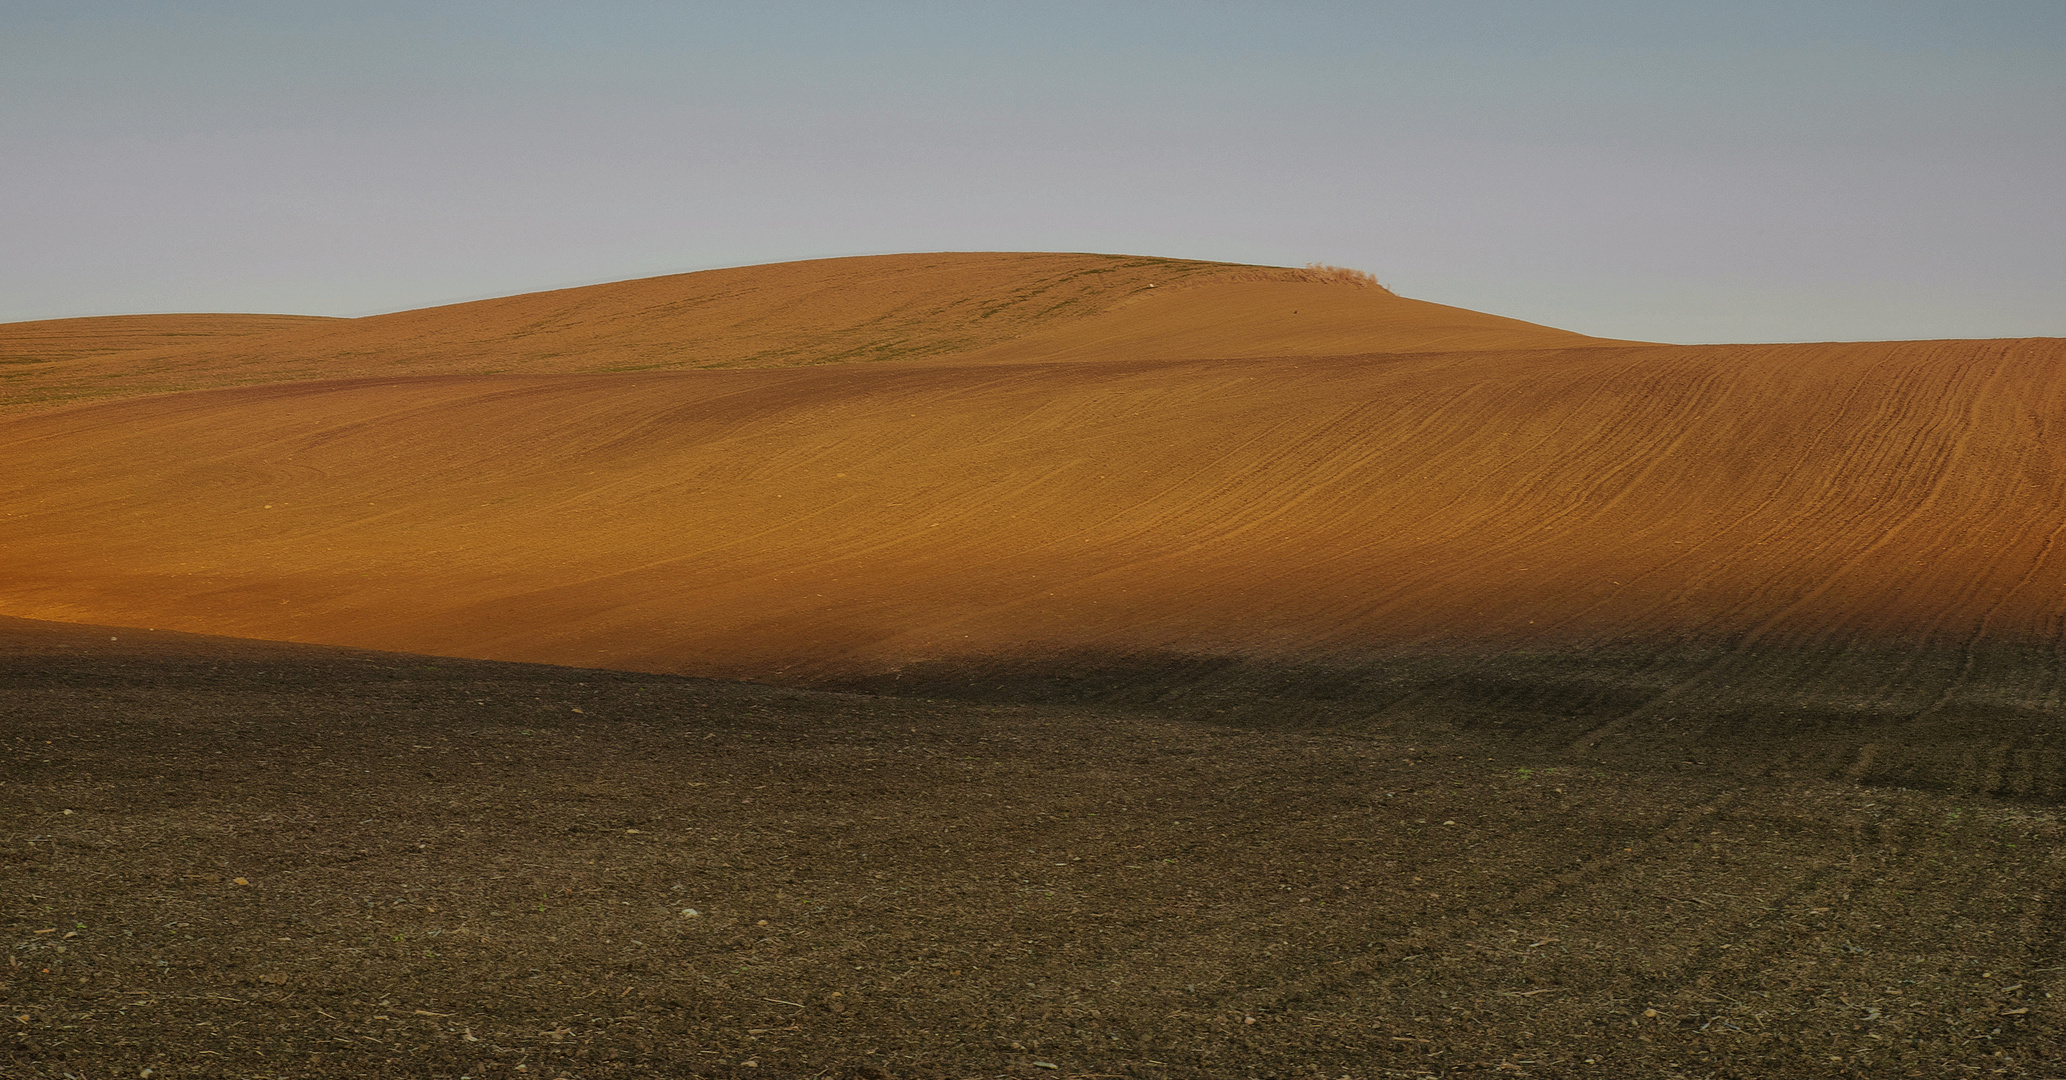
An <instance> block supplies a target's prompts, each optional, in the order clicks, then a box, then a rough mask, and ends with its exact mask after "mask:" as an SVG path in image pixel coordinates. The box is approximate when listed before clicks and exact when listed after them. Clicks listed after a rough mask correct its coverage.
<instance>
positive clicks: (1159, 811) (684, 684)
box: [0, 620, 2066, 1080]
mask: <svg viewBox="0 0 2066 1080" xmlns="http://www.w3.org/2000/svg"><path fill="white" fill-rule="evenodd" d="M1645 670H1648V669H1645V668H1643V667H1642V666H1641V665H1640V664H1635V663H1633V662H1632V661H1630V659H1629V658H1627V657H1620V658H1615V659H1613V660H1612V662H1611V663H1610V662H1609V661H1608V660H1606V659H1602V660H1601V661H1600V662H1599V663H1598V664H1597V665H1596V666H1595V667H1594V668H1593V669H1590V670H1588V671H1579V670H1577V669H1573V668H1566V669H1561V670H1551V669H1550V668H1546V667H1543V666H1541V665H1539V664H1538V665H1535V666H1532V667H1531V666H1529V664H1527V663H1522V662H1519V661H1515V662H1512V663H1508V664H1506V666H1504V667H1502V666H1500V664H1498V663H1490V662H1484V663H1480V664H1479V665H1478V666H1477V667H1475V668H1471V669H1469V670H1468V671H1466V670H1465V669H1463V668H1454V669H1452V670H1447V671H1446V672H1435V671H1433V670H1432V669H1426V670H1422V669H1411V668H1410V667H1409V668H1401V669H1399V670H1398V671H1395V672H1394V673H1393V675H1394V678H1393V681H1392V682H1391V683H1383V680H1381V679H1376V677H1375V676H1374V675H1371V674H1370V673H1365V681H1364V682H1362V683H1355V684H1353V685H1350V684H1344V685H1342V686H1336V687H1334V688H1332V689H1331V690H1329V689H1328V688H1327V687H1326V686H1325V685H1324V683H1325V681H1324V680H1317V679H1315V678H1314V677H1312V675H1311V673H1306V674H1305V675H1299V676H1297V677H1296V678H1294V679H1293V680H1292V681H1293V682H1296V683H1299V684H1301V685H1303V686H1304V687H1305V688H1306V690H1307V691H1315V688H1316V687H1317V688H1319V689H1320V690H1326V691H1327V692H1294V691H1295V689H1296V688H1295V687H1294V688H1290V689H1287V688H1286V687H1284V686H1280V687H1278V688H1277V689H1276V690H1272V689H1271V687H1270V686H1269V685H1268V684H1267V680H1266V679H1262V678H1260V677H1259V676H1253V673H1251V676H1250V677H1244V678H1242V679H1234V678H1231V677H1230V676H1229V675H1228V674H1227V671H1226V670H1225V668H1224V667H1223V666H1215V665H1213V664H1209V663H1202V662H1199V663H1190V662H1184V661H1180V660H1176V659H1166V660H1164V661H1159V662H1157V663H1154V664H1150V663H1146V662H1142V663H1140V664H1136V665H1134V666H1132V667H1129V666H1127V665H1124V664H1115V665H1108V666H1106V667H1103V668H1099V667H1097V665H1094V664H1090V663H1088V662H1084V663H1081V664H1078V665H1077V666H1076V667H1074V668H1071V669H1070V671H1072V672H1074V673H1075V674H1076V675H1078V676H1081V677H1079V678H1074V679H1073V680H1072V679H1069V678H1062V677H1060V676H1059V675H1057V673H1056V672H1054V671H1049V672H1046V673H1044V674H1043V673H1037V672H1036V673H1028V672H1020V673H1019V674H1018V676H1017V681H1016V682H1014V681H1013V680H1012V679H1010V678H1006V677H1004V675H1003V674H1000V673H998V672H991V673H988V676H987V677H988V681H982V680H979V679H974V678H970V677H968V673H963V677H962V678H961V679H960V681H958V682H957V681H955V680H954V679H950V678H948V677H946V675H945V674H944V673H936V674H938V677H937V678H936V679H934V681H932V682H930V683H927V682H925V681H924V680H920V679H914V680H913V685H911V686H907V687H905V688H904V691H905V693H906V695H907V696H901V697H900V696H883V695H874V694H864V693H835V692H824V691H810V690H797V689H778V688H772V687H768V686H760V685H752V684H743V683H721V682H713V681H704V680H696V679H688V678H680V677H671V676H665V675H646V674H627V673H622V672H610V671H596V670H582V669H574V668H555V667H544V666H527V665H517V664H505V663H490V662H483V661H455V660H445V659H431V658H426V657H419V656H408V655H401V654H386V653H371V652H358V651H350V650H340V649H328V648H316V647H306V646H289V645H274V644H265V643H257V642H246V641H235V640H230V639H221V638H201V637H192V636H185V635H177V634H170V633H149V632H144V631H130V630H110V629H104V628H94V627H80V626H63V625H57V624H48V623H31V622H25V621H20V620H0V687H4V688H5V690H4V698H0V709H4V714H0V715H4V721H0V742H4V745H5V753H4V755H0V939H4V941H5V943H6V951H7V961H6V964H5V965H4V966H0V1005H4V1008H0V1022H4V1027H0V1075H6V1076H10V1077H13V1076H22V1077H52V1078H56V1077H67V1076H69V1077H82V1078H86V1080H102V1078H105V1077H117V1076H121V1077H140V1076H150V1077H166V1078H171V1077H283V1078H284V1077H331V1076H394V1077H404V1076H406V1077H474V1078H494V1080H509V1078H518V1077H547V1078H552V1077H569V1078H588V1077H595V1078H603V1077H619V1076H622V1077H637V1076H654V1077H683V1076H713V1077H791V1076H793V1077H809V1076H824V1077H853V1078H858V1077H869V1078H887V1077H1066V1076H1080V1077H1172V1078H1174V1077H1199V1078H1204V1077H1215V1078H1217V1077H1228V1078H1233V1077H1328V1078H1333V1077H1343V1076H1346V1077H1353V1078H1364V1077H1409V1076H1499V1077H1508V1076H1539V1077H1666V1076H1683V1077H1775V1076H1785V1077H1792V1076H1804V1077H1811V1076H1829V1077H1838V1076H1845V1077H1905V1076H1916V1077H1924V1076H1927V1077H1942V1076H1964V1075H1973V1076H2012V1077H2048V1076H2059V1075H2062V1074H2066V1047H2062V1043H2061V1030H2062V1028H2061V1024H2060V1020H2061V1013H2060V1005H2061V1002H2060V1001H2057V1000H2055V999H2054V996H2053V995H2054V994H2056V993H2060V992H2061V991H2062V989H2066V988H2062V987H2061V985H2060V979H2059V975H2060V971H2061V969H2062V967H2066V958H2062V953H2066V941H2062V934H2061V930H2062V925H2066V924H2062V922H2061V912H2060V905H2061V903H2062V900H2066V892H2062V886H2066V876H2062V869H2066V864H2062V859H2061V854H2060V846H2059V845H2060V837H2061V830H2060V826H2059V823H2058V821H2057V814H2056V806H2055V803H2056V798H2057V791H2058V788H2057V784H2056V780H2057V776H2056V773H2057V767H2056V765H2057V761H2056V755H2053V756H2052V757H2049V758H2047V757H2044V756H2043V754H2041V753H2036V752H2034V751H2033V752H2032V753H2034V754H2035V756H2030V755H2025V758H2024V759H2022V760H2024V761H2025V765H2026V766H2027V767H2025V768H2024V770H2023V772H2024V773H2025V774H2026V779H2025V780H2023V781H2019V782H2015V783H2005V782H2003V781H2002V780H2001V778H2002V777H2004V776H2008V775H2010V774H2013V773H2015V772H2016V766H2015V765H2014V762H2013V761H2010V762H2008V763H2007V764H2004V763H2003V761H1996V762H1993V763H1992V764H1991V765H1989V764H1988V763H1987V762H1986V761H1985V760H1984V759H1986V758H1987V757H1988V755H1990V754H1994V753H1996V752H1997V750H1998V748H2000V747H2002V746H2004V745H2009V744H2010V743H2013V741H2014V740H2016V739H2022V740H2026V742H2027V741H2028V740H2041V739H2042V738H2044V737H2046V736H2047V735H2048V734H2049V730H2048V729H2047V728H2046V727H2045V726H2044V725H2045V724H2047V723H2048V722H2049V721H2048V720H2047V719H2046V716H2045V714H2043V713H2041V712H2035V713H2031V714H2029V715H2027V716H2025V717H2023V718H2022V719H2018V718H2016V717H2014V716H2003V717H1996V718H1992V719H1990V720H1988V721H1987V722H1985V723H1972V724H1968V725H1967V726H1965V727H1963V728H1961V727H1958V726H1956V725H1942V724H1940V725H1938V726H1937V727H1934V728H1930V729H1929V731H1930V732H1931V734H1928V739H1927V740H1926V741H1928V742H1929V749H1928V752H1927V753H1918V754H1914V755H1910V757H1909V758H1907V759H1904V760H1907V761H1908V764H1907V765H1905V766H1903V767H1904V768H1906V769H1908V772H1907V773H1906V774H1904V776H1905V779H1904V778H1890V777H1886V776H1883V775H1882V774H1880V773H1877V772H1875V766H1874V765H1873V761H1874V760H1880V759H1879V758H1876V757H1875V756H1874V755H1872V754H1866V755H1864V756H1863V757H1864V759H1865V760H1864V764H1863V765H1861V764H1860V760H1861V758H1860V754H1859V753H1858V750H1859V748H1860V747H1861V746H1873V745H1878V746H1885V747H1894V748H1898V746H1899V745H1900V743H1901V738H1902V729H1900V728H1899V726H1898V725H1894V726H1887V725H1882V726H1880V727H1878V728H1875V729H1873V730H1870V731H1868V730H1865V728H1866V727H1869V726H1871V724H1872V723H1874V722H1875V721H1872V720H1871V719H1870V718H1869V717H1868V718H1865V719H1860V720H1856V721H1855V722H1846V723H1849V726H1845V723H1839V722H1837V721H1834V720H1832V721H1828V722H1824V723H1818V724H1796V725H1793V726H1791V727H1789V726H1787V725H1784V724H1778V723H1771V724H1766V725H1764V726H1758V725H1755V724H1749V723H1745V724H1742V725H1739V726H1737V727H1733V728H1732V727H1729V726H1728V725H1720V724H1709V725H1706V726H1702V727H1697V728H1685V729H1683V730H1681V729H1675V728H1673V727H1671V726H1670V725H1665V724H1656V725H1649V726H1647V727H1645V728H1644V729H1643V730H1642V731H1641V732H1640V733H1630V732H1629V731H1626V730H1621V729H1616V730H1615V731H1606V730H1603V729H1604V728H1606V727H1609V726H1611V724H1606V723H1602V722H1601V720H1600V718H1601V717H1605V716H1611V715H1625V714H1627V713H1628V709H1627V707H1626V702H1625V701H1624V700H1623V699H1624V698H1631V697H1633V698H1640V697H1641V696H1642V695H1641V694H1640V693H1638V690H1639V689H1640V688H1639V686H1638V684H1639V683H1640V681H1641V673H1642V672H1643V671H1645ZM1063 674H1068V673H1067V672H1064V673H1063ZM1373 679H1375V681H1372V680H1373ZM1400 680H1404V682H1405V683H1411V684H1412V685H1411V686H1405V685H1404V683H1401V682H1400ZM1380 684H1383V685H1388V686H1390V687H1391V691H1392V692H1391V696H1390V697H1385V696H1384V695H1382V694H1380V693H1378V691H1377V689H1376V687H1377V686H1379V685H1380ZM1185 687H1189V688H1191V689H1192V691H1193V692H1188V693H1187V692H1181V691H1182V690H1183V689H1184V688H1185ZM1579 687H1589V689H1586V690H1584V691H1583V692H1580V690H1578V689H1574V688H1579ZM957 688H958V689H957ZM1201 688H1202V689H1201ZM914 693H915V694H928V695H940V694H949V693H956V694H959V695H960V697H961V700H950V699H948V698H945V697H940V696H908V695H910V694H914ZM1401 693H1405V694H1407V695H1408V696H1410V698H1411V701H1412V702H1417V703H1418V704H1410V705H1408V706H1402V705H1401V704H1400V701H1401V700H1402V699H1401V698H1400V694H1401ZM1617 695H1619V696H1617ZM986 696H987V697H989V698H991V699H992V700H972V698H982V697H986ZM1380 698H1383V701H1380ZM1861 725H1862V726H1861ZM2018 725H2021V726H2020V727H2018ZM2009 728H2015V730H2014V731H2007V729H2009ZM2005 731H2006V734H2005ZM1574 732H1576V733H1577V737H1573V733H1574ZM1589 734H1590V735H1592V737H1591V738H1588V737H1587V736H1588V735H1589ZM1918 737H1920V736H1918ZM2005 740H2008V741H2006V742H2005ZM2016 745H2023V744H2016ZM2016 753H2022V751H2016ZM1894 756H1897V757H1898V755H1894ZM2007 757H2014V754H2008V755H2007ZM2004 760H2006V758H2005V759H2004ZM2030 762H2036V764H2034V765H2032V764H2030ZM2039 774H2042V775H2039ZM1976 776H1977V777H1990V778H1992V779H1987V780H1984V781H1975V780H1973V779H1972V778H1973V777H1976ZM2032 777H2035V778H2034V779H2032ZM1861 780H1862V781H1870V782H1866V783H1861V782H1860V781H1861ZM1896 780H1898V781H1899V783H1900V786H1895V781H1896Z"/></svg>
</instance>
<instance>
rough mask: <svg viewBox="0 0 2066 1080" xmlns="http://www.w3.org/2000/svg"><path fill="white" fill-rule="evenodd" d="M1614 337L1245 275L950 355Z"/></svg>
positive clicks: (1489, 343)
mask: <svg viewBox="0 0 2066 1080" xmlns="http://www.w3.org/2000/svg"><path fill="white" fill-rule="evenodd" d="M1618 344H1634V343H1632V342H1617V341H1610V340H1607V339H1602V338H1591V337H1586V336H1584V335H1582V334H1574V333H1572V332H1570V331H1568V330H1558V329H1554V328H1552V327H1548V326H1540V325H1538V324H1535V323H1530V322H1522V321H1521V320H1519V319H1509V318H1505V317H1503V316H1499V315H1487V314H1485V313H1484V312H1481V311H1470V310H1467V309H1465V308H1457V307H1449V306H1446V305H1443V304H1430V303H1428V302H1427V301H1424V300H1409V299H1407V298H1405V297H1402V296H1397V295H1394V294H1392V293H1390V292H1387V291H1385V290H1383V289H1377V288H1368V287H1362V288H1358V287H1353V286H1346V285H1341V284H1335V285H1332V286H1327V285H1318V284H1315V283H1312V282H1302V281H1241V282H1206V283H1202V284H1199V285H1195V286H1192V287H1190V288H1183V289H1171V290H1166V291H1165V290H1159V289H1158V290H1151V291H1146V292H1143V293H1140V294H1137V295H1135V296H1134V297H1132V298H1130V299H1129V300H1127V301H1126V302H1124V303H1122V304H1120V305H1117V306H1115V307H1114V308H1113V309H1112V310H1111V311H1108V312H1104V313H1101V314H1099V315H1098V316H1096V317H1094V318H1087V319H1077V320H1072V321H1070V322H1066V323H1058V324H1056V325H1054V326H1050V327H1045V328H1042V329H1040V330H1038V331H1035V332H1032V333H1028V334H1025V335H1023V336H1021V337H1019V338H1017V339H1014V340H1012V341H1009V342H1005V343H1003V344H1000V345H995V346H991V347H988V348H985V349H982V350H979V351H973V352H971V353H968V354H966V355H965V356H957V357H955V358H954V359H955V360H956V361H957V362H959V361H962V360H969V361H990V362H997V361H1003V362H1025V361H1030V360H1071V359H1083V358H1093V359H1108V358H1114V357H1124V358H1127V359H1134V360H1188V359H1197V358H1202V357H1213V358H1228V357H1260V356H1339V355H1344V354H1348V353H1367V352H1372V351H1382V352H1388V353H1404V352H1459V351H1466V350H1490V349H1556V348H1571V347H1573V346H1578V345H1618Z"/></svg>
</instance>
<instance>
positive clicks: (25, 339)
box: [0, 314, 344, 405]
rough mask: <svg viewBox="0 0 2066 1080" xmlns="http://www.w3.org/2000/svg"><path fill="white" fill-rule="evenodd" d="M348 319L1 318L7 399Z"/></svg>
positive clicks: (0, 378) (68, 389) (61, 394)
mask: <svg viewBox="0 0 2066 1080" xmlns="http://www.w3.org/2000/svg"><path fill="white" fill-rule="evenodd" d="M343 321H344V320H342V319H325V318H321V317H319V316H313V315H214V314H209V315H108V316H100V317H95V318H84V319H42V320H38V321H35V322H17V323H0V401H4V402H6V403H12V404H18V405H19V404H34V403H36V402H38V401H41V400H45V399H52V398H55V399H58V400H63V399H67V398H71V397H76V396H79V395H80V393H82V392H90V391H91V389H92V388H91V386H90V385H81V382H82V379H81V376H82V375H84V374H85V373H87V372H99V371H108V370H118V371H119V370H128V371H130V372H132V373H135V374H141V373H142V372H144V371H148V370H149V369H150V368H152V367H154V366H156V365H155V362H154V359H153V358H156V357H160V356H163V355H165V354H168V353H178V352H184V351H186V350H189V349H194V348H200V347H206V346H210V345H220V344H223V343H225V342H230V341H236V342H238V344H239V345H240V347H245V348H248V347H249V346H250V344H251V342H250V339H253V338H259V337H270V336H272V335H276V334H281V333H285V332H289V331H294V330H307V329H311V328H314V327H318V326H323V325H326V324H334V323H341V322H343Z"/></svg>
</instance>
